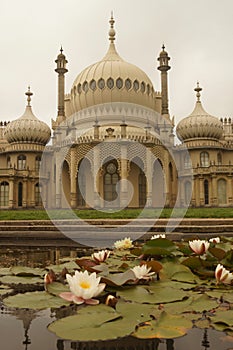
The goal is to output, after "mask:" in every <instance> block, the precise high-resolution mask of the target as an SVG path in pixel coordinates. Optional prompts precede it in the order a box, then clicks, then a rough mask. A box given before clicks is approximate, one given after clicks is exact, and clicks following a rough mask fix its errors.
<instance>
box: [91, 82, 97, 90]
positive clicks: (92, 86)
mask: <svg viewBox="0 0 233 350" xmlns="http://www.w3.org/2000/svg"><path fill="white" fill-rule="evenodd" d="M90 88H91V90H93V91H94V90H95V89H96V81H95V80H94V79H93V80H91V82H90Z"/></svg>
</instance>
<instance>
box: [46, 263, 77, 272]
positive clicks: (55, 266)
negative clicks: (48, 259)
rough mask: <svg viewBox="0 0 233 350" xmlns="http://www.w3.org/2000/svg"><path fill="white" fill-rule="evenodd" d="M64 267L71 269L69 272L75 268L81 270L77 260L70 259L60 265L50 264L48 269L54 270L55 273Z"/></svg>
mask: <svg viewBox="0 0 233 350" xmlns="http://www.w3.org/2000/svg"><path fill="white" fill-rule="evenodd" d="M64 268H66V269H67V270H68V271H69V273H70V272H72V271H74V270H80V267H79V266H78V265H77V264H76V262H75V261H68V262H65V263H63V264H59V265H50V266H47V268H46V269H47V270H53V271H54V272H55V273H60V272H62V270H63V269H64Z"/></svg>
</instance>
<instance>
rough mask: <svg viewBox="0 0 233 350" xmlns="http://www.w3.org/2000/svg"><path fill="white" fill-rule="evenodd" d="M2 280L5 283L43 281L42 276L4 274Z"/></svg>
mask: <svg viewBox="0 0 233 350" xmlns="http://www.w3.org/2000/svg"><path fill="white" fill-rule="evenodd" d="M0 282H1V283H4V284H9V285H11V284H36V283H43V279H42V278H40V277H30V276H29V277H21V276H2V277H0Z"/></svg>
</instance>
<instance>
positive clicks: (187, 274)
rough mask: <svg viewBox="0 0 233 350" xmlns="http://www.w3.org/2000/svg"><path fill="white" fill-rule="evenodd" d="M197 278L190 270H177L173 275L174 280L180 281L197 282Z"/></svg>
mask: <svg viewBox="0 0 233 350" xmlns="http://www.w3.org/2000/svg"><path fill="white" fill-rule="evenodd" d="M197 279H198V278H197V277H196V276H195V275H194V274H193V273H192V272H191V271H190V270H189V271H181V272H176V273H174V275H173V276H172V281H179V282H188V283H196V282H197Z"/></svg>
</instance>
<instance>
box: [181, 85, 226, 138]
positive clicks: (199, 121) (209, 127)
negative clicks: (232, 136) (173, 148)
mask: <svg viewBox="0 0 233 350" xmlns="http://www.w3.org/2000/svg"><path fill="white" fill-rule="evenodd" d="M201 90H202V88H200V87H199V83H197V87H196V88H195V89H194V91H196V92H197V102H196V105H195V108H194V111H193V112H192V113H191V114H190V116H188V117H187V118H184V119H183V120H181V121H180V122H179V123H178V125H177V128H176V133H177V136H178V137H179V139H180V140H181V141H188V140H190V139H195V138H202V139H203V138H204V139H214V140H219V139H220V138H221V136H222V134H223V126H222V123H221V121H220V120H219V119H218V118H217V117H214V116H212V115H210V114H208V113H207V112H206V111H205V110H204V108H203V107H202V104H201V101H200V96H201V95H200V91H201Z"/></svg>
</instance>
